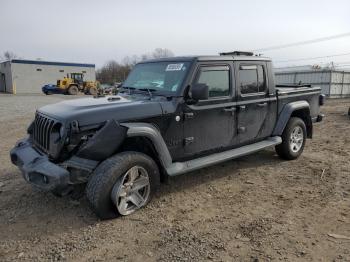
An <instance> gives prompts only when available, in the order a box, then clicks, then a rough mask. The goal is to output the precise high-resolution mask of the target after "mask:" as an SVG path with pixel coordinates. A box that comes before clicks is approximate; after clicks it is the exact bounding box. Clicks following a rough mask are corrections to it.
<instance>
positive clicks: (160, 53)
mask: <svg viewBox="0 0 350 262" xmlns="http://www.w3.org/2000/svg"><path fill="white" fill-rule="evenodd" d="M173 56H174V53H173V52H172V51H171V50H169V49H167V48H156V49H154V51H153V52H152V57H153V58H156V59H157V58H165V57H173Z"/></svg>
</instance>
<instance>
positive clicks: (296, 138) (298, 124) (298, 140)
mask: <svg viewBox="0 0 350 262" xmlns="http://www.w3.org/2000/svg"><path fill="white" fill-rule="evenodd" d="M305 142H306V126H305V123H304V121H303V120H302V119H300V118H298V117H291V118H290V119H289V121H288V123H287V126H286V127H285V129H284V131H283V134H282V143H281V144H279V145H277V146H276V147H275V148H276V152H277V154H278V155H279V156H280V157H281V158H283V159H286V160H293V159H297V158H298V157H299V156H300V155H301V153H302V152H303V150H304V146H305Z"/></svg>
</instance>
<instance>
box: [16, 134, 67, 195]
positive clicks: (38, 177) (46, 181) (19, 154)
mask: <svg viewBox="0 0 350 262" xmlns="http://www.w3.org/2000/svg"><path fill="white" fill-rule="evenodd" d="M10 156H11V161H12V163H13V164H15V165H16V166H18V167H19V169H20V170H21V171H22V174H23V177H24V179H25V180H26V181H27V182H29V183H30V184H32V185H34V186H36V187H39V188H40V189H43V190H54V189H56V188H60V187H66V186H68V184H69V176H70V173H69V171H68V170H67V169H65V168H63V167H61V166H59V165H56V164H54V163H52V162H51V161H50V160H49V159H48V157H47V156H46V155H44V154H40V153H39V151H37V150H36V149H34V148H33V146H32V143H31V141H30V139H28V138H27V139H23V140H20V141H18V142H17V144H16V146H15V147H14V148H13V149H12V150H11V152H10Z"/></svg>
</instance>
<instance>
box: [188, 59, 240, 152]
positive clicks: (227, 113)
mask: <svg viewBox="0 0 350 262" xmlns="http://www.w3.org/2000/svg"><path fill="white" fill-rule="evenodd" d="M232 66H233V64H232V63H227V64H226V63H225V64H211V63H203V64H199V65H198V67H197V70H196V74H195V77H194V79H193V81H192V85H193V84H196V83H200V84H206V85H207V86H208V87H209V99H207V100H201V101H198V102H197V103H196V104H193V105H188V104H185V105H184V147H185V148H184V151H185V155H186V157H191V156H195V155H200V154H207V153H210V152H214V151H221V150H223V149H224V148H227V147H230V146H231V145H232V144H233V143H234V141H235V139H236V120H235V119H236V115H235V110H236V108H235V102H234V101H233V99H234V95H233V94H234V92H233V86H234V84H232V76H233V74H232V72H233V70H232Z"/></svg>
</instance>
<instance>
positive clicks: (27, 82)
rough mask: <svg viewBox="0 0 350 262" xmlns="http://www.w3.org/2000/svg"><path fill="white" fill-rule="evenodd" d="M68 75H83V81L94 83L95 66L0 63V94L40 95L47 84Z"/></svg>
mask: <svg viewBox="0 0 350 262" xmlns="http://www.w3.org/2000/svg"><path fill="white" fill-rule="evenodd" d="M70 73H83V74H84V81H95V78H96V76H95V65H94V64H79V63H63V62H48V61H41V60H22V59H13V60H11V61H5V62H1V63H0V92H4V93H12V94H35V93H41V88H42V86H44V85H47V84H56V82H57V80H58V79H62V78H63V77H65V76H67V74H70Z"/></svg>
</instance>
